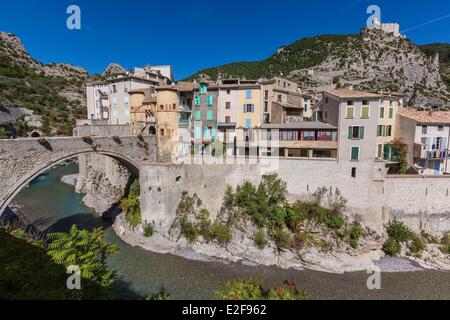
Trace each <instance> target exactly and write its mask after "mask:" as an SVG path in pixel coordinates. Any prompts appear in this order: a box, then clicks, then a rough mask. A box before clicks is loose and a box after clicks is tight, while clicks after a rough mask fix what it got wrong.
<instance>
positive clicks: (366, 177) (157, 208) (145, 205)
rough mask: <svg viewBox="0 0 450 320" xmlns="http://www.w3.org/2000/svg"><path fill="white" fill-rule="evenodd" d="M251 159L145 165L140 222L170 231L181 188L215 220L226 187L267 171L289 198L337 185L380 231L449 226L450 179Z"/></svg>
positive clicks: (354, 211) (378, 168)
mask: <svg viewBox="0 0 450 320" xmlns="http://www.w3.org/2000/svg"><path fill="white" fill-rule="evenodd" d="M252 161H253V163H250V164H245V163H230V164H214V163H213V164H211V163H209V164H204V163H203V164H196V163H188V164H186V163H185V164H179V165H175V164H167V165H155V164H154V163H148V164H144V165H143V166H142V167H141V174H140V182H141V209H142V220H143V221H146V222H147V223H154V224H155V228H156V229H157V230H158V231H160V232H162V233H165V232H167V231H168V229H169V228H170V226H171V224H172V222H173V219H174V218H175V212H176V209H177V206H178V203H179V201H180V196H181V193H182V192H183V191H188V192H189V193H190V194H191V195H192V194H194V193H196V194H197V195H198V196H199V197H200V199H202V200H203V203H204V205H205V206H206V207H207V208H208V209H209V211H210V213H211V216H212V218H215V216H216V215H217V212H218V211H219V209H220V207H221V205H222V200H223V196H224V193H225V190H226V188H227V186H232V187H236V186H237V185H239V184H242V183H243V182H244V181H245V180H248V181H251V182H253V183H258V182H259V180H260V179H261V176H262V175H263V174H265V173H269V172H277V173H278V175H279V176H280V177H281V178H282V179H283V180H284V181H286V183H287V188H288V192H289V198H290V200H296V199H307V198H308V197H310V195H311V194H312V193H313V192H314V191H316V190H317V189H318V188H320V187H326V188H328V189H329V190H333V191H334V190H335V189H336V188H338V189H339V190H340V191H341V193H342V195H343V196H344V197H345V198H346V199H347V200H348V203H347V208H348V211H347V214H348V215H358V216H359V217H360V219H361V221H362V222H363V223H364V224H365V225H366V226H368V227H370V228H371V229H373V230H374V231H377V232H379V233H381V232H383V225H384V224H385V223H387V222H388V221H389V220H392V219H394V218H397V219H399V220H402V221H404V222H405V223H406V224H407V225H409V226H410V227H411V228H413V229H414V230H419V229H420V228H421V227H422V228H425V229H426V230H428V231H429V232H432V233H438V234H440V233H442V232H445V231H449V230H450V219H449V217H450V210H449V189H450V177H424V176H387V169H386V168H385V163H384V162H382V161H373V162H371V161H367V162H364V163H359V164H358V171H357V174H356V177H355V178H353V177H352V176H351V163H348V162H347V163H344V162H339V161H337V160H328V159H323V160H322V159H317V160H316V159H313V160H310V159H305V160H299V159H277V160H276V163H275V165H274V164H273V163H272V164H271V165H269V166H268V165H267V163H264V162H265V161H264V159H259V160H256V159H252Z"/></svg>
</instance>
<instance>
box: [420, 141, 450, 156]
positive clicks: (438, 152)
mask: <svg viewBox="0 0 450 320" xmlns="http://www.w3.org/2000/svg"><path fill="white" fill-rule="evenodd" d="M414 158H416V159H449V158H450V151H449V150H445V149H442V148H441V149H434V150H433V149H432V148H431V147H430V146H428V145H424V144H420V143H416V144H414Z"/></svg>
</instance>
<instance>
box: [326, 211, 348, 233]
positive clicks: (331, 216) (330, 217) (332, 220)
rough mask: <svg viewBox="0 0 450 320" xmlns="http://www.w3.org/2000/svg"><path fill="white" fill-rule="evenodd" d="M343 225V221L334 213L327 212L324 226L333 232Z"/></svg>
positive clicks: (342, 218)
mask: <svg viewBox="0 0 450 320" xmlns="http://www.w3.org/2000/svg"><path fill="white" fill-rule="evenodd" d="M344 224H345V219H344V217H342V216H341V215H340V214H338V213H336V212H329V213H328V214H327V217H326V225H327V227H328V228H330V229H333V230H339V229H341V228H342V227H343V226H344Z"/></svg>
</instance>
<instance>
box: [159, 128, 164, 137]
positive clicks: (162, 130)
mask: <svg viewBox="0 0 450 320" xmlns="http://www.w3.org/2000/svg"><path fill="white" fill-rule="evenodd" d="M159 134H160V135H161V136H162V137H164V129H159Z"/></svg>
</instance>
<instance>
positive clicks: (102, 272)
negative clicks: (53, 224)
mask: <svg viewBox="0 0 450 320" xmlns="http://www.w3.org/2000/svg"><path fill="white" fill-rule="evenodd" d="M104 236H105V231H104V230H103V229H102V228H97V229H94V230H93V231H92V232H89V231H87V230H78V228H77V226H76V225H73V226H72V227H71V228H70V231H69V233H64V232H59V233H51V234H49V239H51V240H52V242H51V243H50V244H49V251H48V255H49V256H50V257H51V258H52V260H53V261H54V262H55V263H57V264H61V265H64V266H65V267H68V266H70V265H76V266H78V267H79V268H80V271H81V276H82V277H83V278H86V279H90V280H92V281H94V282H95V283H98V284H99V285H101V286H103V287H110V286H111V285H112V283H113V282H114V280H115V279H116V277H117V275H116V270H109V269H108V268H107V265H106V259H107V257H108V256H109V255H110V254H114V253H116V252H117V251H118V250H119V248H118V247H117V246H116V245H114V244H110V243H108V242H106V241H105V240H104Z"/></svg>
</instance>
